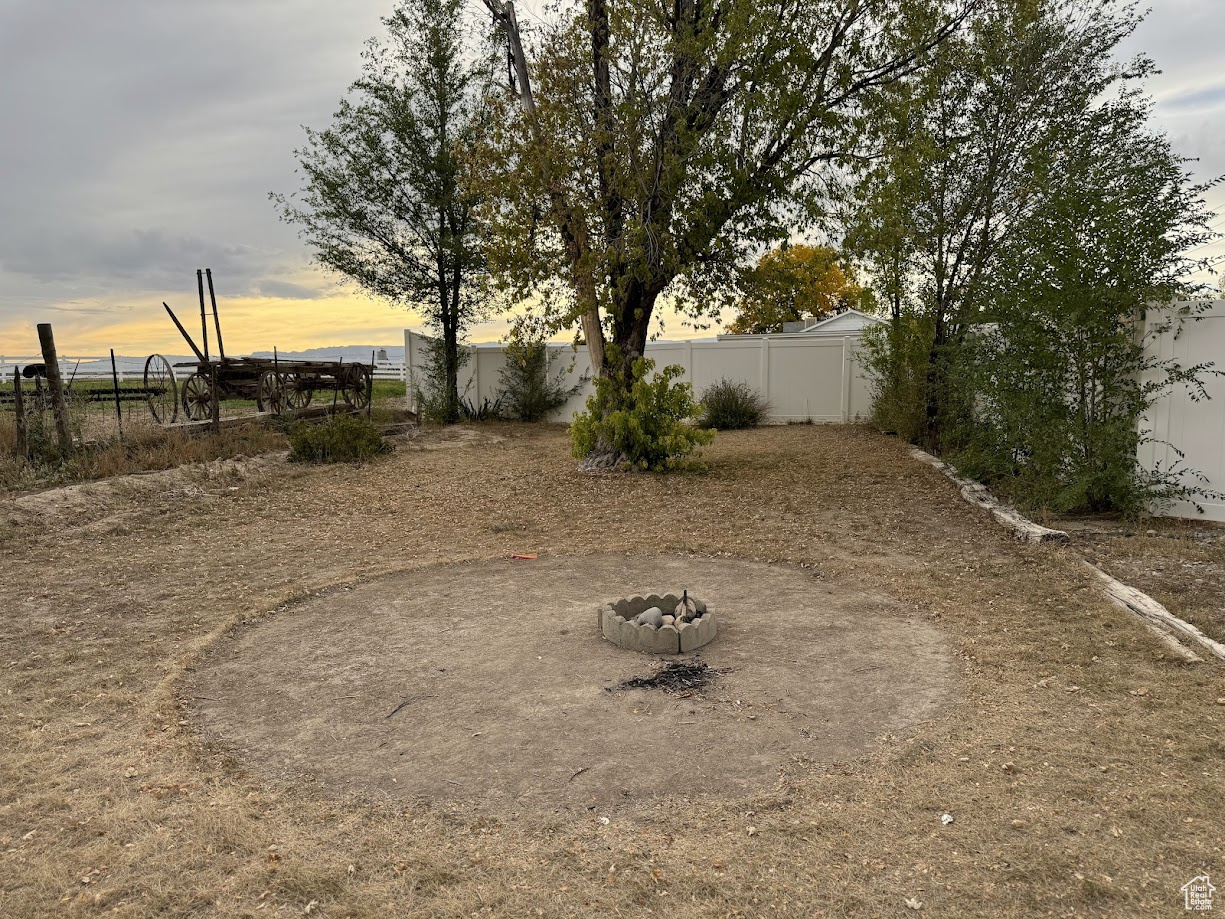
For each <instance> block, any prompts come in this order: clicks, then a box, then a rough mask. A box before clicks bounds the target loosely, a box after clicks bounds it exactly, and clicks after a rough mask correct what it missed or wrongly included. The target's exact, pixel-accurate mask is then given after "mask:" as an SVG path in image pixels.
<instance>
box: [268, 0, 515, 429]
mask: <svg viewBox="0 0 1225 919" xmlns="http://www.w3.org/2000/svg"><path fill="white" fill-rule="evenodd" d="M463 8H464V7H463V2H462V0H404V2H403V3H402V4H401V5H400V6H398V7H397V8H396V10H395V11H394V12H393V13H392V14H391V16H389V17H387V18H386V19H384V20H383V23H384V25H385V27H386V29H387V37H386V39H385V40H383V41H380V40H378V39H371V41H370V42H368V43H367V46H366V50H365V52H364V54H363V56H362V74H361V77H360V78H359V79H358V80H357V81H356V82H354V83H353V85H352V86H351V87H350V89H349V94H348V96H347V97H346V98H345V99H343V100H342V101H341V103H340V107H339V109H337V111H336V113H335V115H334V116H333V119H332V124H331V125H330V126H329V127H327V128H325V129H323V130H312V129H310V128H307V129H306V137H307V142H306V145H305V146H304V147H303V148H301V149H300V150H297V151H295V153H296V156H297V157H298V162H299V170H298V171H299V173H300V174H301V175H302V177H303V187H302V189H301V190H300V191H299V192H296V193H295V194H293V195H290V196H288V197H286V196H284V195H278V194H273V195H272V199H273V201H274V202H275V203H276V205H277V208H278V210H279V211H280V214H281V217H282V219H284V220H285V221H286V222H288V223H292V224H296V225H297V226H298V227H299V228H300V235H301V236H302V237H303V238H304V239H305V240H306V242H307V244H308V245H309V246H310V247H311V248H312V249H313V250H314V254H315V259H316V260H317V261H318V263H319V264H320V265H322V266H323V267H325V268H327V269H329V270H331V271H334V272H337V273H338V274H341V275H343V276H345V277H347V278H349V279H351V280H353V281H355V282H356V283H357V284H358V285H359V286H360V287H361V288H362V289H363V290H365V291H366V292H367V293H370V294H371V295H374V296H377V297H381V298H384V299H387V300H389V301H391V302H392V303H395V304H399V305H401V306H406V307H410V308H414V309H418V310H420V311H421V312H422V313H423V314H424V315H425V319H426V323H427V325H428V326H429V327H431V328H432V329H433V330H434V331H436V332H437V333H438V336H439V338H438V343H439V347H438V348H437V349H435V350H436V354H435V355H434V358H435V363H436V364H437V365H438V368H439V369H440V373H439V374H438V375H439V377H440V381H441V388H442V392H441V403H442V404H443V406H444V408H443V415H444V420H449V421H454V420H457V418H458V413H459V395H458V392H457V372H458V367H459V363H460V351H459V348H458V343H459V340H460V338H461V337H462V336H463V334H464V332H465V330H466V329H468V328H469V327H470V326H471V324H472V323H473V322H474V321H476V320H477V319H479V318H480V317H481V316H482V315H483V314H484V313H485V312H486V309H487V305H488V290H487V286H486V283H485V281H486V262H485V257H484V254H483V251H482V249H481V247H480V245H479V240H478V237H477V222H476V217H475V213H476V212H475V208H476V206H477V205H478V204H479V203H480V200H481V191H480V187H479V183H477V182H475V181H473V180H472V175H471V170H472V161H471V158H470V157H469V155H468V154H469V152H470V151H471V149H472V147H473V146H475V145H476V144H477V142H478V140H479V138H480V135H481V132H482V130H484V127H485V124H486V122H487V114H486V110H485V98H486V95H487V93H488V90H489V83H490V79H491V67H490V64H489V60H488V56H487V55H484V54H481V53H479V49H477V51H474V49H471V48H465V46H464V44H463V36H464V34H465V30H464V29H463V28H462V27H461V26H462V17H463Z"/></svg>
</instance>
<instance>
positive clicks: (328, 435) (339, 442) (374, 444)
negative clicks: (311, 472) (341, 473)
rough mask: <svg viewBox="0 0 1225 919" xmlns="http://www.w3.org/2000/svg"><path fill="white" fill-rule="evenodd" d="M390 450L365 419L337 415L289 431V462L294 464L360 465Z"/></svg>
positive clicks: (300, 425) (306, 423)
mask: <svg viewBox="0 0 1225 919" xmlns="http://www.w3.org/2000/svg"><path fill="white" fill-rule="evenodd" d="M390 449H391V447H390V445H389V444H388V443H387V441H385V440H383V435H382V434H380V433H379V432H378V429H377V428H376V427H375V426H374V425H373V424H371V423H370V422H369V421H368V420H367V419H365V418H362V417H360V416H358V415H337V416H336V417H334V418H330V419H328V420H327V421H325V422H323V423H322V424H310V423H309V422H306V421H299V422H297V423H296V424H295V425H294V426H293V427H292V428H290V430H289V459H290V460H291V461H292V462H298V463H360V462H364V461H365V460H369V459H373V458H374V457H375V456H378V455H379V454H380V453H386V452H387V451H388V450H390Z"/></svg>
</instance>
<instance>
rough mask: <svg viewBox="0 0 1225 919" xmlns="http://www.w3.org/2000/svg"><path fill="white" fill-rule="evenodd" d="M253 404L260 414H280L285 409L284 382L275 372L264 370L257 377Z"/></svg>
mask: <svg viewBox="0 0 1225 919" xmlns="http://www.w3.org/2000/svg"><path fill="white" fill-rule="evenodd" d="M255 404H256V405H257V406H258V407H259V410H260V411H261V412H272V414H274V415H279V414H281V411H282V410H283V409H284V408H285V381H284V380H283V379H282V378H281V375H280V374H279V373H277V372H276V371H275V370H265V371H264V372H263V373H261V374H260V375H259V385H257V386H256V387H255Z"/></svg>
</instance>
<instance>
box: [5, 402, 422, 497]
mask: <svg viewBox="0 0 1225 919" xmlns="http://www.w3.org/2000/svg"><path fill="white" fill-rule="evenodd" d="M374 397H375V398H374V406H373V412H372V416H373V419H374V422H375V424H377V425H380V426H381V427H389V426H397V425H402V424H403V422H404V421H405V420H406V419H407V418H408V417H409V416H408V414H407V412H406V411H405V410H404V407H403V406H404V384H403V383H395V382H389V381H385V380H379V381H377V382H376V384H375V387H374ZM123 407H124V411H125V418H124V422H123V425H124V426H123V436H122V438H121V437H120V436H119V433H120V432H119V430H118V427H117V424H116V419H115V414H114V407H113V405H112V404H109V403H101V402H92V403H91V402H85V401H82V400H80V399H78V400H76V401H74V402H72V403H71V412H70V419H71V420H70V430H71V431H72V432H73V436H74V439H76V440H77V441H78V442H81V443H83V444H84V445H83V446H82V447H81V448H80V449H79V450H78V451H77V452H76V453H75V454H74V455H73V456H72V457H71V458H70V459H69V460H68V461H66V462H62V463H61V462H58V461H55V459H54V458H51V457H48V458H47V459H44V460H40V459H38V458H37V457H36V458H35V459H34V460H33V461H29V462H27V461H23V460H21V459H20V458H19V457H18V456H17V452H16V447H17V427H16V420H15V417H14V415H13V414H12V413H11V412H6V411H0V494H3V493H4V492H6V491H8V492H17V491H26V490H30V489H36V488H46V487H49V486H54V485H61V484H67V483H72V482H90V481H96V480H98V479H105V478H110V477H112V476H119V475H127V474H130V473H135V472H153V471H157V470H163V469H173V468H175V467H178V466H184V465H188V464H193V463H208V462H213V461H216V460H226V459H231V458H233V457H239V456H256V455H259V454H262V453H269V452H274V451H280V450H285V449H287V447H288V440H287V438H286V436H285V433H284V427H285V426H284V425H282V426H280V427H277V426H272V425H260V424H255V423H252V424H244V425H239V426H236V427H227V428H225V429H223V430H222V431H221V432H220V433H219V434H216V435H214V434H212V433H210V432H208V431H192V432H188V431H184V430H182V429H174V428H163V427H160V426H159V425H157V424H156V423H155V422H154V421H153V420H152V418H151V417H150V416H149V413H148V409H147V408H146V406H145V404H144V403H142V402H135V403H131V402H129V403H123ZM254 411H255V405H254V403H252V402H241V401H227V402H224V403H222V415H223V417H227V418H228V417H239V416H242V415H250V414H252V413H253V412H254ZM32 424H34V422H33V421H32ZM41 424H42V425H45V426H46V432H45V434H44V436H45V437H47V438H48V439H50V438H52V437H53V431H54V429H53V428H52V427H51V425H52V421H51V418H50V415H49V414H48V415H47V416H45V417H44V418H43V419H42V420H41Z"/></svg>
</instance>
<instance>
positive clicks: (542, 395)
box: [498, 340, 586, 421]
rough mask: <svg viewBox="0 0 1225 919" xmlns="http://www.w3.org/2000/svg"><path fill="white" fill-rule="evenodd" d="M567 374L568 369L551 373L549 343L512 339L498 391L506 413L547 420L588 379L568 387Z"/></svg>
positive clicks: (518, 419) (518, 418)
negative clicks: (566, 382) (565, 380)
mask: <svg viewBox="0 0 1225 919" xmlns="http://www.w3.org/2000/svg"><path fill="white" fill-rule="evenodd" d="M565 376H566V370H565V368H559V369H558V370H557V372H556V373H550V368H549V347H548V344H547V343H546V342H544V341H541V340H528V341H512V342H511V343H510V345H508V346H507V348H506V366H505V367H504V368H503V370H502V376H501V382H502V386H501V390H500V392H499V393H498V400H499V402H500V403H501V405H502V407H503V410H504V411H505V414H506V416H507V417H509V418H513V419H515V420H517V421H543V420H544V419H545V418H547V417H548V416H549V413H550V412H553V411H555V410H556V409H559V408H561V407H562V406H563V405H565V404H566V400H567V399H569V398H570V397H571V396H573V395H574V394H575V393H577V392H578V391H579V390H580V389H582V388H583V384H584V383H585V382H586V378H583V379H581V380H579V381H578V383H577V384H575V385H574V386H567V385H566V384H565V382H564V379H565Z"/></svg>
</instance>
